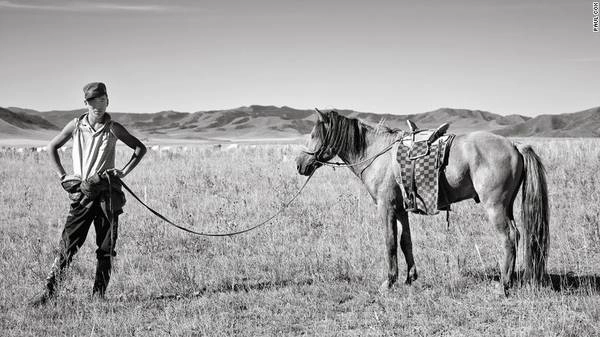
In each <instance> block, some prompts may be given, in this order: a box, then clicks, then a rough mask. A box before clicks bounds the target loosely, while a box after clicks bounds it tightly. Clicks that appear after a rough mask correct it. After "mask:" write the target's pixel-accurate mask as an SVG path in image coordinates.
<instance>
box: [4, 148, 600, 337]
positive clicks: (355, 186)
mask: <svg viewBox="0 0 600 337" xmlns="http://www.w3.org/2000/svg"><path fill="white" fill-rule="evenodd" d="M521 141H523V142H527V143H531V144H532V145H533V147H534V149H535V150H536V151H537V153H538V154H539V155H540V156H541V158H542V160H543V162H544V164H545V165H546V169H547V175H548V184H549V193H550V205H551V208H550V209H551V224H550V228H551V248H550V256H549V265H548V272H549V273H550V274H551V276H552V277H553V279H554V281H555V282H554V287H547V288H543V289H532V288H517V289H514V290H513V291H512V294H511V296H509V297H508V298H505V297H503V296H499V295H498V291H497V289H496V284H497V281H496V280H497V278H498V276H499V269H498V264H497V263H498V261H499V258H500V256H501V253H502V251H501V247H500V245H499V243H498V241H497V238H496V236H495V233H494V230H493V228H492V226H491V225H490V224H488V222H487V220H486V218H485V215H484V212H483V209H482V208H481V207H480V206H479V205H476V204H475V203H474V202H473V201H465V202H462V203H459V204H456V205H455V206H454V208H453V212H451V215H450V225H449V226H447V225H446V222H445V214H440V215H438V216H434V217H423V216H416V215H411V216H410V219H411V223H412V234H413V244H414V254H415V259H416V263H417V267H418V269H419V274H420V278H419V280H418V281H417V282H416V283H415V284H414V285H412V286H410V287H409V286H403V285H401V286H399V287H397V288H394V289H392V290H391V291H390V292H389V293H385V294H380V293H379V292H378V287H379V285H380V284H381V282H382V281H383V280H384V279H385V275H386V266H385V261H384V247H385V246H384V228H383V227H382V225H381V224H380V223H379V222H378V221H377V219H376V215H375V207H374V205H373V203H372V201H371V199H370V197H368V196H367V194H366V191H365V190H364V188H363V187H362V186H361V185H360V182H359V181H358V179H357V178H356V177H354V176H353V175H351V173H350V171H349V170H347V169H336V170H333V169H331V168H321V169H319V170H318V171H317V173H316V174H315V176H314V177H313V180H312V181H311V182H310V183H309V185H308V186H307V187H306V189H305V190H304V192H303V194H302V195H301V196H300V197H299V198H298V199H297V200H296V202H295V203H293V204H292V205H291V206H290V207H289V208H288V209H287V210H285V212H284V213H283V214H282V215H280V216H279V217H277V218H276V219H275V220H273V221H272V222H271V223H269V224H268V225H267V226H265V227H262V228H261V229H258V230H256V231H252V232H249V233H247V234H244V235H240V236H236V237H230V238H203V237H196V236H192V235H190V234H187V233H185V232H182V231H179V230H177V229H174V228H172V227H169V226H168V225H167V224H165V223H163V222H161V221H160V220H158V219H157V218H155V217H154V216H152V215H151V214H150V213H149V212H148V211H146V210H145V209H144V208H142V207H141V206H140V205H139V204H138V203H137V202H136V201H135V200H134V199H133V198H132V197H129V196H128V204H127V205H126V209H125V212H126V213H125V214H124V215H122V216H121V218H120V224H119V239H118V244H117V251H118V256H117V259H116V266H115V271H114V273H113V278H112V281H111V284H110V286H109V288H108V292H107V300H106V301H99V300H91V299H90V295H91V288H92V283H93V273H94V268H95V254H94V250H95V243H94V233H93V229H92V230H91V231H90V233H89V235H88V241H87V242H86V244H85V245H84V247H83V248H82V250H81V251H80V252H79V253H78V255H77V256H76V257H75V260H74V262H73V264H72V266H71V268H70V270H69V272H68V276H67V278H66V280H65V282H64V283H63V286H62V287H61V289H60V291H59V297H58V299H57V300H56V301H53V302H51V303H50V304H49V305H47V306H46V307H43V308H39V309H33V308H29V307H28V306H27V305H26V303H27V301H28V300H29V299H30V298H31V296H33V295H34V294H35V293H37V292H39V291H40V290H41V286H42V284H43V279H44V277H45V275H46V273H47V272H48V269H49V267H50V265H51V263H52V259H53V254H54V249H55V247H56V245H57V243H58V240H59V236H60V232H61V230H62V226H63V222H64V219H65V218H66V214H67V211H68V198H67V195H66V194H65V193H64V192H63V191H62V189H61V188H60V185H59V181H58V179H57V178H56V177H55V174H54V171H53V169H51V166H50V162H49V159H48V158H47V156H46V154H43V153H42V154H38V153H32V154H7V153H5V154H0V190H1V191H2V192H1V199H0V234H1V236H0V242H1V250H0V253H1V256H0V270H1V272H2V275H1V276H0V335H1V336H13V335H14V336H21V335H30V336H163V335H165V336H166V335H176V336H179V335H181V336H231V335H243V336H258V335H277V336H296V335H319V336H382V335H383V336H387V335H390V336H392V335H397V336H491V335H494V336H498V335H500V336H503V335H507V336H594V335H600V323H599V321H600V296H599V294H600V282H599V280H600V178H598V177H599V176H598V168H599V167H600V140H590V139H587V140H575V139H570V140H565V139H525V140H521ZM297 150H298V147H297V146H295V145H260V146H244V145H241V146H239V147H238V148H232V149H229V150H228V151H224V150H220V149H216V148H214V147H213V146H195V147H193V148H191V150H190V151H189V152H186V153H179V154H176V153H175V154H170V153H162V154H159V153H155V152H149V153H148V155H147V157H146V158H145V159H144V161H143V162H142V163H141V164H140V166H139V167H138V168H137V169H136V170H135V171H134V172H133V173H132V174H131V175H130V176H128V177H127V178H126V182H127V183H128V185H129V186H130V187H132V188H133V189H134V190H135V191H137V192H138V194H139V195H140V196H141V197H142V199H144V200H146V201H147V202H148V203H149V204H150V205H151V206H153V207H155V208H156V209H158V210H159V211H161V212H162V213H163V214H165V215H166V216H167V217H169V218H171V219H172V220H174V221H175V222H177V223H180V224H183V225H186V226H189V227H191V228H193V229H195V230H200V231H211V232H215V231H217V232H225V231H232V230H237V229H241V228H245V227H248V226H250V225H252V224H254V223H257V222H259V221H260V220H262V219H264V218H266V217H268V216H270V215H271V214H273V213H275V212H276V211H277V210H278V209H279V207H280V206H281V205H282V204H283V203H284V202H286V201H287V200H288V199H289V198H290V197H291V196H292V195H293V194H294V193H295V192H296V191H297V189H298V188H299V187H300V186H301V185H302V183H303V182H304V179H305V178H304V177H301V176H299V175H298V174H297V173H296V169H295V162H294V156H295V154H296V152H297ZM128 157H129V155H128V154H126V153H123V152H122V153H120V155H119V158H118V159H119V160H118V161H119V162H120V163H124V162H125V161H126V160H127V159H128ZM63 158H64V159H63V163H64V164H65V166H66V167H70V156H69V154H68V153H66V154H65V157H63ZM518 200H520V197H519V199H518ZM519 204H520V202H517V205H518V206H517V208H516V212H517V213H516V216H517V218H519V216H520V205H519ZM399 260H400V261H401V263H400V268H401V272H404V268H405V267H404V259H403V257H400V259H399ZM519 262H520V260H519V261H518V263H519Z"/></svg>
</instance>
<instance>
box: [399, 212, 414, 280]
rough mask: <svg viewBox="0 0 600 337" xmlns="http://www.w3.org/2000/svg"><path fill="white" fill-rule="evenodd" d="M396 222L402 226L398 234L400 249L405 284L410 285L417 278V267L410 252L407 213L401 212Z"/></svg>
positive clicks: (410, 240)
mask: <svg viewBox="0 0 600 337" xmlns="http://www.w3.org/2000/svg"><path fill="white" fill-rule="evenodd" d="M398 220H399V221H400V224H401V225H402V234H400V249H402V253H404V259H405V261H406V281H405V283H406V284H411V283H412V281H415V280H416V279H417V277H418V274H417V267H416V266H415V259H414V257H413V252H412V239H411V237H410V226H409V223H408V212H406V211H404V210H403V211H402V212H399V214H398Z"/></svg>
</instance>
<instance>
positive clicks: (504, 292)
mask: <svg viewBox="0 0 600 337" xmlns="http://www.w3.org/2000/svg"><path fill="white" fill-rule="evenodd" d="M494 294H495V295H498V297H508V295H509V292H508V287H505V286H504V285H503V284H502V283H501V282H494Z"/></svg>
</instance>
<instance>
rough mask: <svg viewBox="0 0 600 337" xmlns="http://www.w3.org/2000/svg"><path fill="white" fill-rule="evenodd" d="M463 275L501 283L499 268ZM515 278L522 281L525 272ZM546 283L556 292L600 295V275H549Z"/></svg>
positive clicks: (471, 271)
mask: <svg viewBox="0 0 600 337" xmlns="http://www.w3.org/2000/svg"><path fill="white" fill-rule="evenodd" d="M462 275H463V276H464V277H470V278H474V279H476V280H480V281H494V282H500V271H499V270H498V269H497V268H492V269H487V270H484V271H473V270H469V271H466V272H463V273H462ZM515 276H516V279H517V280H520V279H521V278H522V276H523V272H522V271H520V272H519V273H518V275H515ZM517 282H518V281H517ZM545 282H546V284H547V285H548V286H550V287H551V288H552V290H554V291H559V292H573V291H589V292H591V293H600V275H577V274H575V273H573V272H568V273H565V274H547V275H546V279H545Z"/></svg>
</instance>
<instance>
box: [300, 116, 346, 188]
mask: <svg viewBox="0 0 600 337" xmlns="http://www.w3.org/2000/svg"><path fill="white" fill-rule="evenodd" d="M315 110H316V111H317V116H318V119H317V123H316V124H315V126H314V127H313V129H312V131H311V133H310V138H309V139H308V141H307V143H306V150H303V151H302V152H301V153H300V154H299V155H298V157H297V158H296V164H297V167H298V173H300V174H302V175H305V176H308V175H311V174H312V173H313V172H314V171H315V170H316V169H318V168H319V167H321V166H322V165H323V164H322V163H324V162H327V161H329V160H331V159H332V158H333V157H335V155H336V154H337V153H336V151H335V150H334V148H333V147H332V146H331V144H330V138H331V135H330V130H331V118H332V117H334V116H330V114H335V112H330V113H324V112H321V111H319V110H318V109H315Z"/></svg>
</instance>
